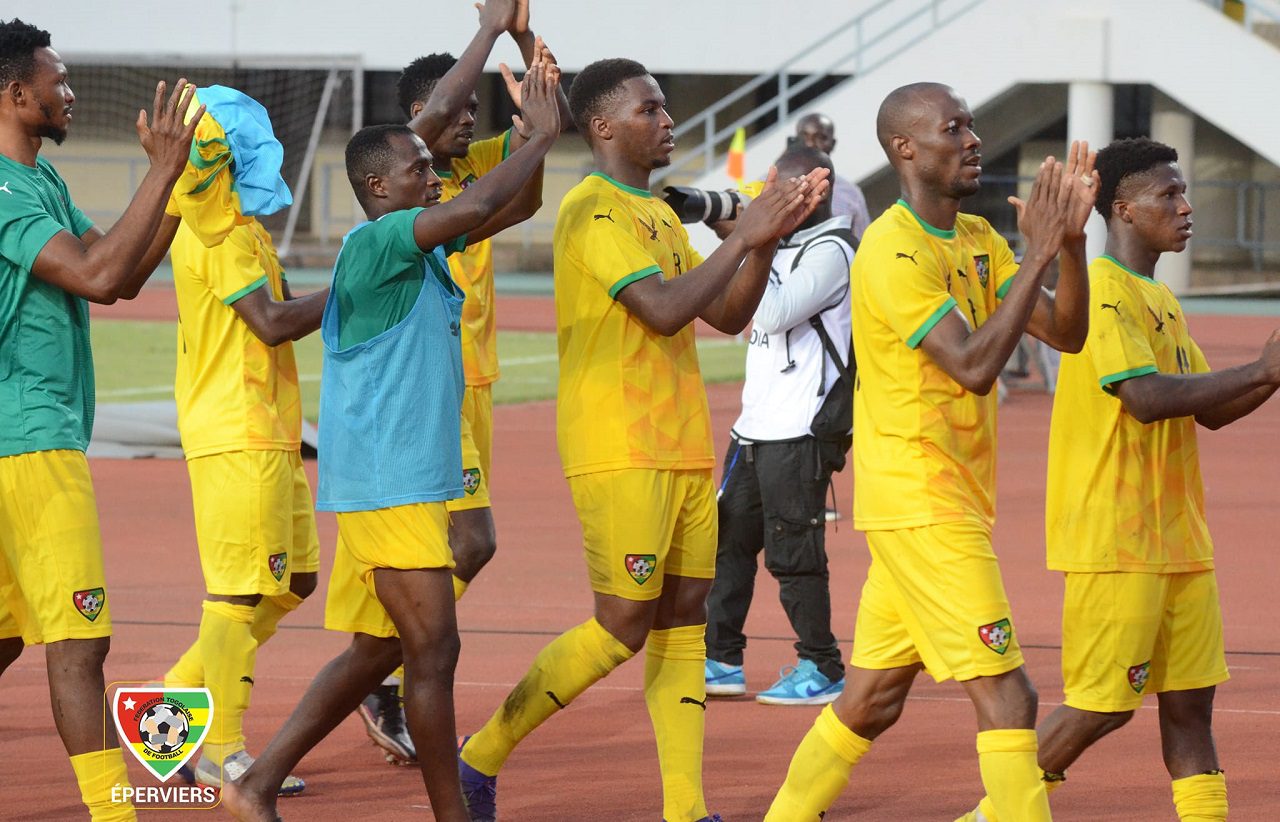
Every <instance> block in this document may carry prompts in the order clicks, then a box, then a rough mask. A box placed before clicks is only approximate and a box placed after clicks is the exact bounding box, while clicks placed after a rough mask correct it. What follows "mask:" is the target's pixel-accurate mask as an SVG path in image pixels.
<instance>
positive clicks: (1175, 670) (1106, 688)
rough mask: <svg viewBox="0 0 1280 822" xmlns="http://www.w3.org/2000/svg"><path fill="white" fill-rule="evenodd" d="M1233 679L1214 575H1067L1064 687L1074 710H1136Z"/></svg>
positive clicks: (1202, 572) (1067, 698)
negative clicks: (1147, 701) (1156, 697)
mask: <svg viewBox="0 0 1280 822" xmlns="http://www.w3.org/2000/svg"><path fill="white" fill-rule="evenodd" d="M1227 679H1228V674H1227V658H1226V654H1225V652H1224V649H1223V641H1222V609H1221V608H1220V607H1219V604H1218V580H1217V577H1216V576H1215V575H1214V572H1213V571H1196V572H1191V573H1181V574H1144V573H1132V572H1124V571H1117V572H1112V573H1105V574H1084V573H1068V574H1066V593H1065V596H1064V597H1063V603H1062V681H1063V692H1064V693H1065V694H1066V699H1065V702H1066V704H1068V705H1070V706H1071V707H1072V708H1078V709H1080V710H1082V711H1099V712H1106V713H1110V712H1116V711H1132V710H1135V709H1136V708H1138V706H1140V705H1141V704H1142V697H1143V696H1145V695H1146V694H1156V693H1161V692H1164V691H1189V690H1194V689H1196V688H1207V687H1209V686H1210V685H1217V684H1218V683H1220V682H1226V681H1227Z"/></svg>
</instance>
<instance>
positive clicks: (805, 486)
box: [706, 145, 856, 705]
mask: <svg viewBox="0 0 1280 822" xmlns="http://www.w3.org/2000/svg"><path fill="white" fill-rule="evenodd" d="M777 166H778V173H779V175H781V176H792V175H803V174H806V173H808V172H809V171H811V170H813V169H815V168H826V169H828V170H830V169H831V159H830V158H829V157H828V156H827V155H826V154H825V153H823V152H821V151H818V150H816V149H813V148H809V147H807V146H803V145H795V146H793V147H791V148H790V149H788V150H787V152H786V153H785V154H783V155H782V157H781V158H779V160H778V162H777ZM726 227H727V224H726V223H720V224H716V225H715V226H713V228H716V229H717V233H720V231H723V230H724V229H725V228H726ZM855 243H856V241H855V240H854V239H853V235H852V232H851V230H850V220H849V217H847V216H842V217H832V216H831V199H830V196H829V195H828V196H827V197H826V198H824V200H823V202H822V203H821V204H820V205H819V206H818V208H817V210H815V211H814V213H813V214H812V215H811V216H810V217H809V219H808V220H806V221H805V222H804V223H803V224H801V226H800V227H799V229H798V230H797V231H796V232H795V233H794V234H792V235H791V236H790V237H787V238H785V239H784V240H783V241H782V242H781V243H780V244H779V245H778V249H777V252H776V253H775V255H774V258H773V263H772V270H771V271H770V274H769V283H768V285H767V287H766V290H765V293H764V297H763V298H762V299H761V301H760V306H759V308H758V309H757V310H756V313H755V317H754V322H753V327H752V330H751V339H750V346H749V348H748V350H747V363H746V383H745V385H744V386H743V389H742V413H741V415H740V416H739V417H738V420H737V422H736V423H734V426H733V430H732V432H731V438H730V444H729V450H728V452H727V453H726V455H725V462H724V474H723V479H722V481H721V485H720V500H719V515H720V533H719V544H718V548H717V552H716V576H715V582H714V583H713V584H712V587H711V593H710V595H709V597H708V599H707V611H708V619H707V638H706V639H707V663H706V681H707V693H708V694H709V695H714V696H733V695H738V694H743V693H745V692H746V681H745V677H744V675H743V671H742V657H743V649H744V648H745V647H746V637H745V636H744V635H743V633H742V628H743V624H744V623H745V622H746V618H747V610H748V608H749V607H750V605H751V597H752V593H753V588H754V586H755V576H756V566H757V559H756V558H757V556H758V555H759V554H760V552H761V550H763V551H764V555H765V567H766V568H767V569H768V570H769V573H771V574H773V576H774V578H775V579H777V581H778V585H779V588H780V589H781V590H780V595H781V600H782V607H783V609H784V610H785V611H786V613H787V618H788V619H789V620H790V621H791V627H792V629H793V630H794V631H795V632H796V635H797V637H798V638H799V641H798V642H796V651H797V653H798V655H799V661H798V662H797V664H796V665H794V666H788V667H787V668H784V669H783V672H782V677H781V679H779V680H778V681H777V682H776V683H774V685H773V686H772V687H771V688H769V689H768V690H767V691H763V692H761V693H760V694H758V695H757V697H756V699H757V700H758V701H760V702H763V703H767V704H773V705H821V704H826V703H828V702H831V701H832V700H834V699H835V698H836V696H837V695H839V693H840V692H841V690H843V688H844V665H843V663H842V661H841V659H840V650H839V647H838V645H837V644H836V640H835V637H834V636H833V635H832V633H831V595H830V591H829V587H828V574H827V553H826V547H825V530H824V529H825V524H826V522H825V516H824V509H823V497H824V495H825V492H826V489H827V486H828V483H829V482H830V478H831V473H832V472H833V471H835V470H839V469H840V468H841V467H843V465H844V454H845V449H846V448H847V444H848V440H847V439H845V438H844V435H845V434H847V429H846V430H845V431H841V432H840V434H839V437H840V441H832V440H827V439H819V438H817V437H815V436H814V435H813V433H812V431H811V426H812V425H813V423H814V419H815V416H817V415H818V413H819V410H820V409H823V403H824V401H825V400H826V399H827V397H828V396H829V395H830V394H831V391H832V389H833V388H834V389H835V390H837V391H848V392H850V397H849V398H850V399H851V397H852V386H851V385H849V384H847V383H845V382H842V383H840V384H839V385H836V382H837V380H838V379H839V377H840V374H841V371H842V370H847V369H846V366H847V365H848V364H849V360H850V356H849V352H850V322H849V319H850V308H849V266H850V264H851V263H852V261H853V248H854V245H855ZM814 320H816V324H815V323H814ZM818 325H820V326H821V328H822V329H823V331H825V333H826V336H827V338H828V340H829V342H830V345H827V344H825V342H824V340H823V339H822V336H821V334H820V333H819V332H818V330H817V327H818ZM831 349H834V353H835V354H837V355H838V356H839V357H840V363H839V364H838V365H837V364H836V363H835V362H833V361H832V359H833V358H832V353H831ZM845 405H846V406H849V405H851V402H850V403H846V404H845ZM823 410H824V414H825V413H826V412H827V411H829V410H830V409H823Z"/></svg>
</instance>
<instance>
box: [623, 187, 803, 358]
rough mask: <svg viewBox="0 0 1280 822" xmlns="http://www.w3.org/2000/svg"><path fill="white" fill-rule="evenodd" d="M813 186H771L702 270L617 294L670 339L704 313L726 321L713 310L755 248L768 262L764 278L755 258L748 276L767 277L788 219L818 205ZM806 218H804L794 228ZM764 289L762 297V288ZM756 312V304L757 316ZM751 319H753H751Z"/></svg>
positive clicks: (637, 285)
mask: <svg viewBox="0 0 1280 822" xmlns="http://www.w3.org/2000/svg"><path fill="white" fill-rule="evenodd" d="M823 171H825V169H823ZM770 177H775V178H776V172H775V171H770ZM810 185H811V184H810V183H809V180H808V179H807V178H806V177H800V178H793V179H790V180H786V181H783V182H781V183H776V184H774V185H772V186H770V187H769V188H768V189H767V190H766V191H764V192H762V193H761V195H760V197H758V198H756V200H754V201H753V202H752V205H751V207H750V208H748V209H747V211H744V212H743V216H742V218H741V219H739V220H738V228H737V229H736V230H735V231H734V232H733V233H732V234H731V235H730V236H729V238H728V239H727V240H725V241H724V242H723V243H721V244H720V246H719V247H718V248H717V249H716V250H715V251H714V252H712V253H711V255H710V256H709V257H707V258H706V259H705V260H703V261H702V264H701V265H698V266H695V267H694V268H691V269H690V270H689V271H688V272H686V273H685V274H684V275H682V276H679V277H673V278H671V279H669V280H668V279H665V278H663V277H645V278H644V279H642V280H637V281H636V282H634V283H632V284H631V285H628V286H627V287H626V288H624V289H622V291H620V292H619V293H618V302H620V303H622V305H623V306H624V307H625V308H626V309H627V310H628V311H630V312H631V313H632V314H634V315H635V316H636V317H637V318H639V320H640V321H641V322H642V323H644V324H645V325H647V326H648V327H649V328H651V329H653V330H654V331H656V332H658V333H659V334H662V335H664V336H668V337H669V336H672V335H674V334H676V333H678V332H679V331H680V329H682V328H684V327H685V326H686V325H688V324H689V323H691V322H693V320H694V319H695V318H697V317H699V316H703V315H704V312H706V313H707V314H709V315H710V316H711V317H712V318H714V319H715V320H716V321H717V322H721V318H720V316H719V314H712V313H711V312H709V311H708V307H709V306H710V305H711V304H712V302H714V301H715V300H716V299H718V298H721V297H722V296H723V295H724V292H725V291H726V289H728V288H729V287H730V285H731V283H732V282H733V278H734V275H735V274H737V272H738V270H739V268H740V267H741V266H742V265H743V261H744V260H747V259H748V257H749V256H750V255H751V253H752V251H753V250H754V249H757V248H762V249H763V250H764V252H765V254H764V256H765V257H766V258H767V259H766V260H765V262H764V266H765V270H764V273H763V274H761V273H760V272H759V271H758V270H756V269H757V268H758V267H759V265H760V257H759V255H757V256H756V257H754V258H753V264H754V266H755V267H754V268H753V269H752V271H750V272H748V278H759V277H762V276H763V277H767V276H768V273H769V272H768V260H771V259H772V257H773V247H774V246H775V245H776V244H777V237H779V236H781V232H782V230H783V229H785V228H786V226H788V225H791V224H792V220H790V219H788V217H789V215H791V214H792V213H793V212H795V211H797V210H800V209H804V208H806V207H807V208H808V212H811V211H812V210H813V208H815V207H816V206H817V203H816V202H815V203H814V204H813V206H809V205H808V203H809V199H808V197H807V194H808V188H809V187H810ZM753 210H754V213H752V212H753ZM808 212H806V214H807V213H808ZM749 214H750V216H748V215H749ZM803 219H804V218H803V217H802V218H800V220H799V221H797V222H796V223H795V224H799V222H802V221H803ZM759 290H760V292H761V293H763V291H764V285H763V283H761V285H760V288H759ZM755 299H756V302H757V303H758V302H759V301H760V296H759V294H757V295H756V298H755ZM754 308H755V304H754V303H753V304H752V310H753V311H754ZM747 319H748V320H750V316H749V314H748V317H747ZM708 322H711V319H708ZM713 325H714V323H713ZM743 326H745V322H744V323H743ZM715 327H716V328H717V329H719V330H722V331H726V332H727V333H737V332H736V331H731V330H728V329H727V327H726V328H722V327H721V326H720V325H715ZM738 330H739V331H740V330H741V328H739V329H738Z"/></svg>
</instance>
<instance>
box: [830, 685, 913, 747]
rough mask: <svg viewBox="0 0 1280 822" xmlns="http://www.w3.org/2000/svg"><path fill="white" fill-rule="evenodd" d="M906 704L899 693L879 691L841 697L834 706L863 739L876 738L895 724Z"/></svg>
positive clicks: (851, 728)
mask: <svg viewBox="0 0 1280 822" xmlns="http://www.w3.org/2000/svg"><path fill="white" fill-rule="evenodd" d="M905 704H906V700H905V699H901V698H899V697H898V695H897V693H890V692H887V691H879V692H872V693H865V694H861V695H854V696H851V698H849V699H847V700H845V699H841V700H839V701H837V703H836V705H835V706H833V707H834V710H835V711H836V716H838V717H839V718H840V721H841V722H843V723H844V724H845V725H846V726H847V727H848V728H849V729H850V730H852V731H853V732H854V733H856V734H857V735H858V736H860V737H862V738H863V739H875V738H876V737H878V736H880V734H882V733H884V732H885V731H887V730H889V729H890V728H892V727H893V726H894V724H895V723H896V722H897V721H898V719H899V717H901V716H902V708H903V706H904V705H905Z"/></svg>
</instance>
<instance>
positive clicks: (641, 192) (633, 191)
mask: <svg viewBox="0 0 1280 822" xmlns="http://www.w3.org/2000/svg"><path fill="white" fill-rule="evenodd" d="M590 176H592V177H599V178H600V179H601V180H606V181H608V182H609V183H612V184H613V185H615V186H617V187H618V188H620V189H622V190H623V191H625V192H627V193H628V194H634V195H636V196H637V197H645V198H650V197H653V193H652V192H649V191H645V190H644V189H643V188H636V187H635V186H629V185H627V184H626V183H620V182H618V181H617V180H615V179H613V178H612V177H610V176H609V175H608V174H605V173H604V172H601V171H593V172H591V174H590Z"/></svg>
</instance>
